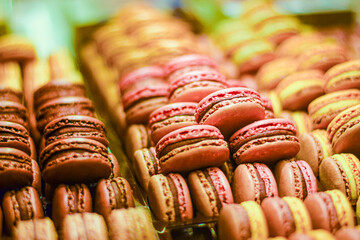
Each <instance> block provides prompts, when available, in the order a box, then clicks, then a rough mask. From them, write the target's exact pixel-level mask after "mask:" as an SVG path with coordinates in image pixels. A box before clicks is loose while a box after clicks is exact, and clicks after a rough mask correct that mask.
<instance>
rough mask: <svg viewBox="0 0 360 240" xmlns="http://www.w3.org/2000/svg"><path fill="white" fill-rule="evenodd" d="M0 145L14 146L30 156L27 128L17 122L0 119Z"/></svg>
mask: <svg viewBox="0 0 360 240" xmlns="http://www.w3.org/2000/svg"><path fill="white" fill-rule="evenodd" d="M0 147H10V148H15V149H18V150H20V151H23V152H25V153H26V154H28V155H29V156H30V155H31V152H32V151H31V149H30V136H29V133H28V131H27V129H26V128H25V127H24V126H22V125H20V124H18V123H13V122H7V121H0Z"/></svg>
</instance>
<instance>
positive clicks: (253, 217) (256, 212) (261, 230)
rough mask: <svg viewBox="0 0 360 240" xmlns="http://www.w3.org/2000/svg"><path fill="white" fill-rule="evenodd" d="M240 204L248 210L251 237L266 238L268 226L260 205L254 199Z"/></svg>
mask: <svg viewBox="0 0 360 240" xmlns="http://www.w3.org/2000/svg"><path fill="white" fill-rule="evenodd" d="M241 205H242V206H243V207H244V208H245V210H246V211H247V212H248V217H249V221H250V227H251V239H267V237H268V227H267V223H266V219H265V216H264V213H263V211H262V209H261V207H260V205H259V204H257V203H256V202H254V201H246V202H242V203H241Z"/></svg>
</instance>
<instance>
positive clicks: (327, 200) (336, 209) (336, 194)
mask: <svg viewBox="0 0 360 240" xmlns="http://www.w3.org/2000/svg"><path fill="white" fill-rule="evenodd" d="M304 204H305V206H306V208H307V209H308V212H309V214H310V217H311V222H312V225H313V228H314V229H324V230H326V231H329V232H331V233H333V234H335V233H336V232H337V231H338V230H340V229H341V228H344V227H354V226H355V222H354V212H353V210H352V208H351V204H350V202H349V201H348V199H347V198H346V196H345V195H344V194H343V193H342V192H341V191H340V190H330V191H325V192H318V193H314V194H312V195H311V196H309V197H307V198H306V199H305V201H304Z"/></svg>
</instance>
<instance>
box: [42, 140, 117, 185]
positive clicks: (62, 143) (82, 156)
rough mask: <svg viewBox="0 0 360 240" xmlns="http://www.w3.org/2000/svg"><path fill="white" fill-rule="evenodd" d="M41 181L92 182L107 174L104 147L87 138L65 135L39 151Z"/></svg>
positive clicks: (107, 164)
mask: <svg viewBox="0 0 360 240" xmlns="http://www.w3.org/2000/svg"><path fill="white" fill-rule="evenodd" d="M39 164H40V168H41V169H42V175H43V179H44V181H45V182H47V183H50V184H57V183H78V182H95V181H98V180H99V179H101V178H107V177H109V176H110V174H111V162H110V160H109V154H108V150H107V148H106V147H105V146H104V145H103V144H101V143H100V142H98V141H95V140H92V139H88V138H68V139H62V140H58V141H55V142H53V143H51V144H49V145H47V146H46V147H45V148H44V149H43V150H42V152H41V153H40V159H39Z"/></svg>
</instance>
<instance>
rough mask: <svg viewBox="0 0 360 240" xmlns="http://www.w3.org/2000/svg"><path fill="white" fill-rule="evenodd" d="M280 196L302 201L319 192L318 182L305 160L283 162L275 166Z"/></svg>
mask: <svg viewBox="0 0 360 240" xmlns="http://www.w3.org/2000/svg"><path fill="white" fill-rule="evenodd" d="M275 178H276V181H277V183H278V189H279V196H280V197H285V196H291V197H297V198H300V199H301V200H305V198H306V197H307V196H309V195H311V194H313V193H315V192H317V182H316V177H315V175H314V172H313V171H312V169H311V167H310V165H309V164H308V163H307V162H305V161H303V160H282V161H280V162H278V163H277V164H276V166H275Z"/></svg>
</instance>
